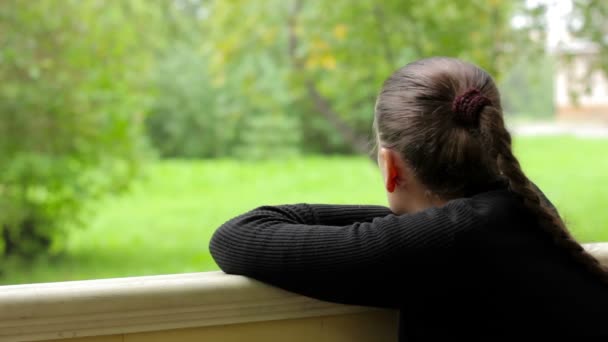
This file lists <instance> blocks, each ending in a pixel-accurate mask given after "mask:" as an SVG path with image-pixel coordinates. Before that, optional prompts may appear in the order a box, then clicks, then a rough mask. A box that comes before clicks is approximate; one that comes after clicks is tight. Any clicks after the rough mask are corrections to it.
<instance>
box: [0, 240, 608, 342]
mask: <svg viewBox="0 0 608 342" xmlns="http://www.w3.org/2000/svg"><path fill="white" fill-rule="evenodd" d="M585 248H586V249H588V250H589V251H590V252H591V253H593V254H594V255H595V256H596V257H597V258H598V259H600V260H601V261H602V263H605V264H607V265H608V243H601V244H599V243H598V244H587V245H585ZM397 319H398V313H397V312H396V311H392V310H379V309H372V308H367V307H358V306H346V305H339V304H332V303H327V302H323V301H319V300H315V299H312V298H308V297H303V296H300V295H296V294H294V293H291V292H288V291H284V290H280V289H278V288H275V287H272V286H269V285H265V284H262V283H260V282H257V281H255V280H251V279H248V278H245V277H240V276H232V275H226V274H224V273H222V272H205V273H191V274H176V275H161V276H150V277H133V278H118V279H102V280H89V281H72V282H62V283H46V284H29V285H11V286H0V341H7V342H9V341H10V342H13V341H50V340H61V341H66V342H67V341H70V342H77V341H78V342H80V341H82V342H138V341H175V342H190V341H222V342H232V341H266V342H272V341H314V342H329V341H332V342H338V341H396V340H397Z"/></svg>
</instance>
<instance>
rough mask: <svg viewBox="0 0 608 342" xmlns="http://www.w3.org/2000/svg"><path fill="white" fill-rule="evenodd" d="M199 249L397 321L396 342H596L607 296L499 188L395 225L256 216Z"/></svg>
mask: <svg viewBox="0 0 608 342" xmlns="http://www.w3.org/2000/svg"><path fill="white" fill-rule="evenodd" d="M501 184H502V183H501ZM209 248H210V251H211V255H212V256H213V258H214V259H215V261H216V262H217V264H218V265H219V267H220V268H221V269H222V270H223V271H224V272H226V273H229V274H238V275H244V276H247V277H251V278H254V279H257V280H260V281H263V282H266V283H268V284H271V285H274V286H277V287H280V288H283V289H286V290H289V291H292V292H295V293H299V294H302V295H305V296H309V297H313V298H317V299H321V300H325V301H330V302H337V303H344V304H354V305H365V306H373V307H383V308H394V309H398V310H399V313H400V315H399V341H435V340H443V341H448V340H450V341H498V340H503V339H504V340H512V341H522V340H527V339H531V338H532V337H536V338H540V339H536V340H537V341H541V340H542V341H544V340H546V341H549V340H551V339H552V340H553V341H555V340H570V341H587V340H590V341H591V340H592V341H608V289H607V288H606V287H605V286H604V285H602V284H601V283H600V282H599V281H598V280H596V279H595V278H594V277H593V276H591V275H590V274H588V273H587V272H586V271H585V270H584V269H582V267H581V266H580V265H578V264H577V263H576V262H574V261H573V260H572V258H571V257H570V256H569V255H568V254H567V253H565V252H563V251H562V250H561V249H559V248H557V247H556V246H555V245H554V244H553V243H552V241H551V238H550V237H548V236H546V235H545V233H542V232H541V231H540V229H539V228H538V227H537V224H536V222H535V220H534V218H533V217H532V216H531V215H530V214H528V212H527V211H526V210H525V208H524V207H523V206H522V204H521V201H520V200H519V199H518V198H517V197H516V196H515V195H514V194H513V193H512V192H510V191H509V190H508V189H507V187H506V186H503V185H500V186H494V187H492V188H488V189H485V190H484V191H483V192H480V193H477V194H474V195H471V196H468V197H463V198H459V199H455V200H451V201H449V202H448V203H447V204H445V205H443V206H441V207H435V208H430V209H427V210H424V211H421V212H417V213H412V214H403V215H395V214H394V213H392V212H391V211H390V210H389V209H388V208H386V207H382V206H374V205H329V204H304V203H301V204H291V205H278V206H261V207H258V208H256V209H253V210H251V211H249V212H247V213H244V214H242V215H240V216H237V217H235V218H233V219H231V220H229V221H227V222H226V223H224V224H223V225H222V226H221V227H219V229H218V230H217V231H216V232H215V234H214V235H213V237H212V239H211V242H210V246H209Z"/></svg>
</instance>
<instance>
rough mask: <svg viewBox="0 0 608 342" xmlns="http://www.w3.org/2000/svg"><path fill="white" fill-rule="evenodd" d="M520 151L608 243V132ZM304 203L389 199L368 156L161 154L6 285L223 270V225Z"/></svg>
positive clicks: (529, 142)
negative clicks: (219, 254)
mask: <svg viewBox="0 0 608 342" xmlns="http://www.w3.org/2000/svg"><path fill="white" fill-rule="evenodd" d="M516 150H517V153H518V155H519V156H520V159H521V162H522V165H523V166H524V169H525V170H526V171H527V172H528V174H529V176H530V177H531V178H532V179H533V180H534V181H535V182H536V184H537V185H538V186H539V187H540V188H541V189H543V191H544V192H545V193H546V194H547V196H548V197H549V198H550V199H551V200H552V201H553V202H554V204H556V206H557V207H558V208H559V210H560V212H561V213H562V216H563V217H565V219H566V221H567V223H568V224H569V227H570V229H571V230H572V231H573V233H574V234H575V236H577V237H578V238H579V239H580V240H581V241H583V242H591V241H608V210H607V208H606V206H607V205H608V186H607V183H608V172H607V171H608V152H607V151H608V140H599V139H598V140H592V139H577V138H573V137H545V138H518V139H516ZM298 202H308V203H361V204H383V205H384V204H386V202H385V194H384V192H383V189H382V184H381V178H380V174H379V171H378V170H377V169H376V168H375V166H374V165H373V164H372V163H371V162H370V161H369V160H367V159H364V158H356V157H306V158H302V159H292V160H283V161H267V162H260V163H239V162H236V161H233V160H213V161H163V162H159V163H157V164H154V165H151V166H150V167H149V168H148V171H147V174H146V175H145V177H142V179H140V180H139V181H138V182H137V183H136V184H135V185H134V186H133V188H132V190H131V191H130V192H129V193H127V194H123V195H121V196H119V197H114V198H109V199H107V200H105V201H104V202H103V203H101V204H100V205H99V206H98V207H97V210H96V213H95V215H94V217H92V218H91V221H90V222H89V223H88V224H87V226H86V227H85V228H84V229H80V230H76V231H74V232H73V234H72V235H71V236H70V238H69V240H68V242H67V252H66V253H65V254H64V255H62V256H59V257H55V258H53V259H44V260H38V261H36V262H34V263H33V264H30V265H23V264H19V263H9V264H8V265H5V266H7V267H5V273H4V275H3V277H2V278H0V283H1V284H15V283H30V282H46V281H63V280H75V279H93V278H106V277H122V276H136V275H151V274H166V273H181V272H198V271H208V270H215V269H217V266H216V265H215V263H214V262H213V260H212V259H211V257H210V255H209V253H208V250H207V246H208V241H209V237H210V236H211V234H212V233H213V231H214V230H215V228H217V227H218V226H219V225H220V224H222V223H223V222H224V221H225V220H227V219H229V218H231V217H233V216H235V215H238V214H240V213H242V212H244V211H247V210H249V209H252V208H254V207H256V206H259V205H262V204H283V203H298Z"/></svg>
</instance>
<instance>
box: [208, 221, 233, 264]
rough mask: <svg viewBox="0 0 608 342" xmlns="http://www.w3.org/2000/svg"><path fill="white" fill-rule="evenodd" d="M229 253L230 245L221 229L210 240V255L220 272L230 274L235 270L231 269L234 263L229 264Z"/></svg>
mask: <svg viewBox="0 0 608 342" xmlns="http://www.w3.org/2000/svg"><path fill="white" fill-rule="evenodd" d="M229 252H230V248H229V243H228V241H227V239H226V237H225V236H224V234H223V232H222V231H221V228H220V229H218V230H216V231H215V233H213V235H212V236H211V240H209V254H211V257H212V258H213V261H215V264H216V265H217V266H218V267H219V268H220V270H222V271H224V272H225V273H229V274H230V273H233V271H234V270H233V269H232V267H231V265H232V263H231V262H229V260H230V257H231V256H230V253H229Z"/></svg>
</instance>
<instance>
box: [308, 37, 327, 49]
mask: <svg viewBox="0 0 608 342" xmlns="http://www.w3.org/2000/svg"><path fill="white" fill-rule="evenodd" d="M328 47H329V45H327V43H326V42H325V41H324V40H322V39H319V38H316V39H314V40H313V41H312V48H313V50H325V49H327V48H328Z"/></svg>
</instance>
